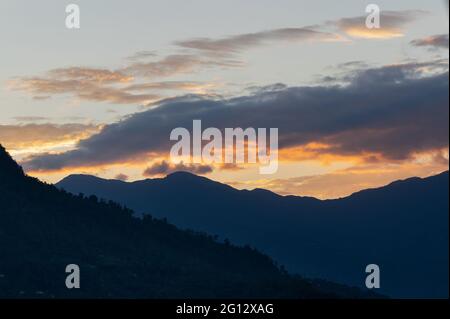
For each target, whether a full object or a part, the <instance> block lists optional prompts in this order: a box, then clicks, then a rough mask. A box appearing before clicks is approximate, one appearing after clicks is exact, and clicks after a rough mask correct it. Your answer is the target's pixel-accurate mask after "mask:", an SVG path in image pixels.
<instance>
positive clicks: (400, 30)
mask: <svg viewBox="0 0 450 319" xmlns="http://www.w3.org/2000/svg"><path fill="white" fill-rule="evenodd" d="M426 15H427V12H425V11H420V10H405V11H384V10H381V12H380V28H372V29H369V28H367V27H366V19H367V17H366V16H359V17H353V18H342V19H339V20H336V21H329V22H328V23H327V24H328V25H331V26H334V27H336V28H338V29H339V30H340V31H341V32H343V33H345V34H347V35H348V36H351V37H354V38H364V39H389V38H395V37H401V36H403V35H404V32H405V28H406V27H407V26H408V25H409V24H411V23H412V22H414V21H415V20H417V19H419V18H422V17H424V16H426Z"/></svg>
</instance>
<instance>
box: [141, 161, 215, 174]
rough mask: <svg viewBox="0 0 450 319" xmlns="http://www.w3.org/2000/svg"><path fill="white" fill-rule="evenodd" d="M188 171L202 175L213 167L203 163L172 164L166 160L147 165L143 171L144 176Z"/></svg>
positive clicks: (209, 171)
mask: <svg viewBox="0 0 450 319" xmlns="http://www.w3.org/2000/svg"><path fill="white" fill-rule="evenodd" d="M180 171H183V172H190V173H193V174H198V175H204V174H208V173H211V172H212V171H213V167H212V166H209V165H204V164H187V165H186V164H184V163H182V162H181V163H178V164H172V163H169V162H167V161H161V162H159V163H155V164H153V165H152V166H150V167H148V168H147V169H146V170H145V171H144V172H143V175H144V176H148V177H153V176H161V175H168V174H171V173H175V172H180Z"/></svg>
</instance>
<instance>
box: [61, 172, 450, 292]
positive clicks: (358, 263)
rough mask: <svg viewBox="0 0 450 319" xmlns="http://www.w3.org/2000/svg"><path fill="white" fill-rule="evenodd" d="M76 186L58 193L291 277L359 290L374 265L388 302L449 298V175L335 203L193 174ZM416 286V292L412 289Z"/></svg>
mask: <svg viewBox="0 0 450 319" xmlns="http://www.w3.org/2000/svg"><path fill="white" fill-rule="evenodd" d="M174 177H175V178H174ZM180 177H181V178H180ZM75 179H77V180H78V181H77V183H72V181H73V177H72V178H69V179H65V180H63V182H59V183H58V184H57V186H58V187H60V188H64V189H66V190H67V191H71V192H73V193H77V192H83V193H86V194H89V193H94V194H96V195H97V196H99V197H102V198H108V199H110V198H113V199H115V200H117V201H118V202H120V203H122V204H126V205H127V206H130V207H132V208H133V209H134V210H135V211H136V212H138V213H142V214H145V213H150V214H153V215H156V216H157V217H159V218H167V219H168V220H169V221H170V222H172V223H174V224H175V225H177V226H178V227H181V228H184V229H194V230H199V231H206V232H209V233H212V234H217V235H219V237H220V238H228V239H230V240H231V241H232V242H235V243H238V244H249V245H251V246H253V247H256V248H258V249H259V250H262V251H263V252H264V253H266V254H268V255H270V256H272V257H273V258H275V260H277V261H279V262H280V263H282V264H284V265H286V267H287V269H288V270H289V271H292V272H298V273H301V274H305V275H306V276H308V277H314V278H324V279H327V280H334V281H337V282H343V283H346V284H349V285H359V286H362V285H363V284H364V276H365V273H364V267H365V265H368V264H370V263H374V262H375V261H377V260H378V262H379V263H382V264H383V265H384V268H386V270H385V272H384V274H385V277H387V278H385V280H384V282H385V284H384V287H382V289H383V290H382V293H385V294H388V295H392V296H400V297H413V298H414V297H430V296H431V297H435V296H437V297H442V296H448V285H446V284H445V282H446V281H447V282H448V280H447V279H448V271H447V270H448V171H444V172H442V173H440V174H438V175H435V176H431V177H427V178H408V179H405V180H400V181H395V182H392V183H389V184H388V185H386V186H383V187H379V188H373V189H367V190H362V191H359V192H355V193H354V194H352V195H350V196H347V197H344V198H340V199H329V200H320V199H316V198H311V197H301V196H292V195H287V196H281V195H278V194H275V193H271V192H265V191H261V190H252V191H248V190H237V189H235V188H232V187H231V186H229V185H225V184H220V183H218V182H215V181H211V180H209V179H206V178H204V177H195V175H194V174H189V173H182V174H181V175H180V174H177V175H174V176H170V177H169V178H162V179H146V180H143V181H138V182H125V183H114V182H113V183H108V182H105V180H102V179H99V178H97V179H96V180H95V183H84V182H83V180H84V178H83V177H81V178H75ZM180 180H181V182H180ZM192 180H194V181H195V183H192ZM75 184H77V185H75ZM174 199H176V200H174ZM446 225H447V226H446ZM414 245H415V247H414ZM368 247H371V248H369V249H368ZM413 248H415V249H413ZM418 261H419V262H418ZM411 264H412V266H411ZM446 265H447V268H445V267H446ZM408 268H409V269H410V270H409V271H402V270H401V269H408ZM421 269H422V272H421ZM423 269H426V270H428V272H429V273H430V275H429V276H430V278H427V277H426V276H425V275H424V273H423ZM411 276H413V277H417V278H418V279H417V282H418V283H417V285H416V286H415V287H408V288H407V286H408V285H410V284H409V283H408V280H409V279H408V278H410V277H411Z"/></svg>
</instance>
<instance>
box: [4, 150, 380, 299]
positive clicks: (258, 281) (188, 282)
mask: <svg viewBox="0 0 450 319" xmlns="http://www.w3.org/2000/svg"><path fill="white" fill-rule="evenodd" d="M0 177H1V178H0V298H1V297H3V298H4V297H7V298H29V297H38V298H42V297H57V298H58V297H112V298H115V297H125V298H141V297H145V298H187V297H189V298H193V297H207V298H211V297H212V298H214V297H237V298H242V297H252V298H254V297H277V298H283V297H289V298H323V297H333V296H337V295H336V293H337V294H339V295H340V296H345V297H347V296H349V295H350V296H352V297H368V296H373V294H366V293H362V292H361V291H358V290H354V289H350V288H348V287H345V286H338V287H337V288H336V289H329V286H328V285H326V286H324V288H323V289H322V288H320V285H322V284H323V283H317V282H314V283H312V281H308V280H305V279H302V278H301V277H299V276H291V275H288V274H287V273H286V272H285V271H284V270H282V269H281V268H279V267H278V266H276V265H275V264H274V263H273V261H272V260H271V259H270V258H269V257H267V256H266V255H263V254H261V253H259V252H257V251H256V250H254V249H252V248H250V247H244V248H239V247H236V246H233V245H231V244H229V243H225V244H223V243H218V242H217V241H216V240H215V239H214V238H212V237H211V236H208V235H206V234H200V233H194V232H192V231H181V230H179V229H177V228H176V227H175V226H172V225H170V224H168V223H167V222H165V221H163V220H157V219H154V218H152V217H149V216H146V217H145V218H143V219H138V218H135V217H133V216H132V211H131V210H129V209H127V208H124V207H122V206H120V205H118V204H116V203H114V202H112V201H109V202H106V201H99V200H98V198H97V197H96V196H90V197H88V198H86V197H84V196H74V195H72V194H69V193H66V192H65V191H62V190H58V189H57V188H56V187H54V186H52V185H47V184H44V183H42V182H40V181H38V180H37V179H35V178H31V177H28V176H25V175H24V174H23V172H22V170H21V168H20V167H19V166H18V165H17V164H16V163H15V162H14V161H13V160H12V159H11V158H10V156H9V155H8V154H7V153H6V152H5V150H4V149H3V147H1V146H0ZM188 178H193V177H188ZM88 179H89V178H88ZM218 185H219V184H218ZM68 264H77V265H79V266H80V268H81V289H73V290H69V289H67V288H66V286H65V279H66V276H67V275H68V274H66V273H65V269H66V266H67V265H68Z"/></svg>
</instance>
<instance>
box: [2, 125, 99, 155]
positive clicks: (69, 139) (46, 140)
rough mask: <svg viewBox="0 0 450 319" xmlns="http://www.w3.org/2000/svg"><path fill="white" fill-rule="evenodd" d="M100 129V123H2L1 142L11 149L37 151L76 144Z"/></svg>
mask: <svg viewBox="0 0 450 319" xmlns="http://www.w3.org/2000/svg"><path fill="white" fill-rule="evenodd" d="M99 130H100V126H99V125H94V124H78V123H70V124H51V123H42V124H35V123H28V124H19V125H0V143H1V144H2V145H4V146H5V147H6V148H7V149H8V150H11V151H17V150H21V151H27V150H28V149H32V150H35V151H36V150H38V149H42V148H43V149H46V148H48V147H52V146H58V145H61V144H67V143H73V144H75V143H76V142H77V141H78V140H80V139H83V138H86V137H88V136H90V135H92V134H94V133H95V132H98V131H99Z"/></svg>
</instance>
